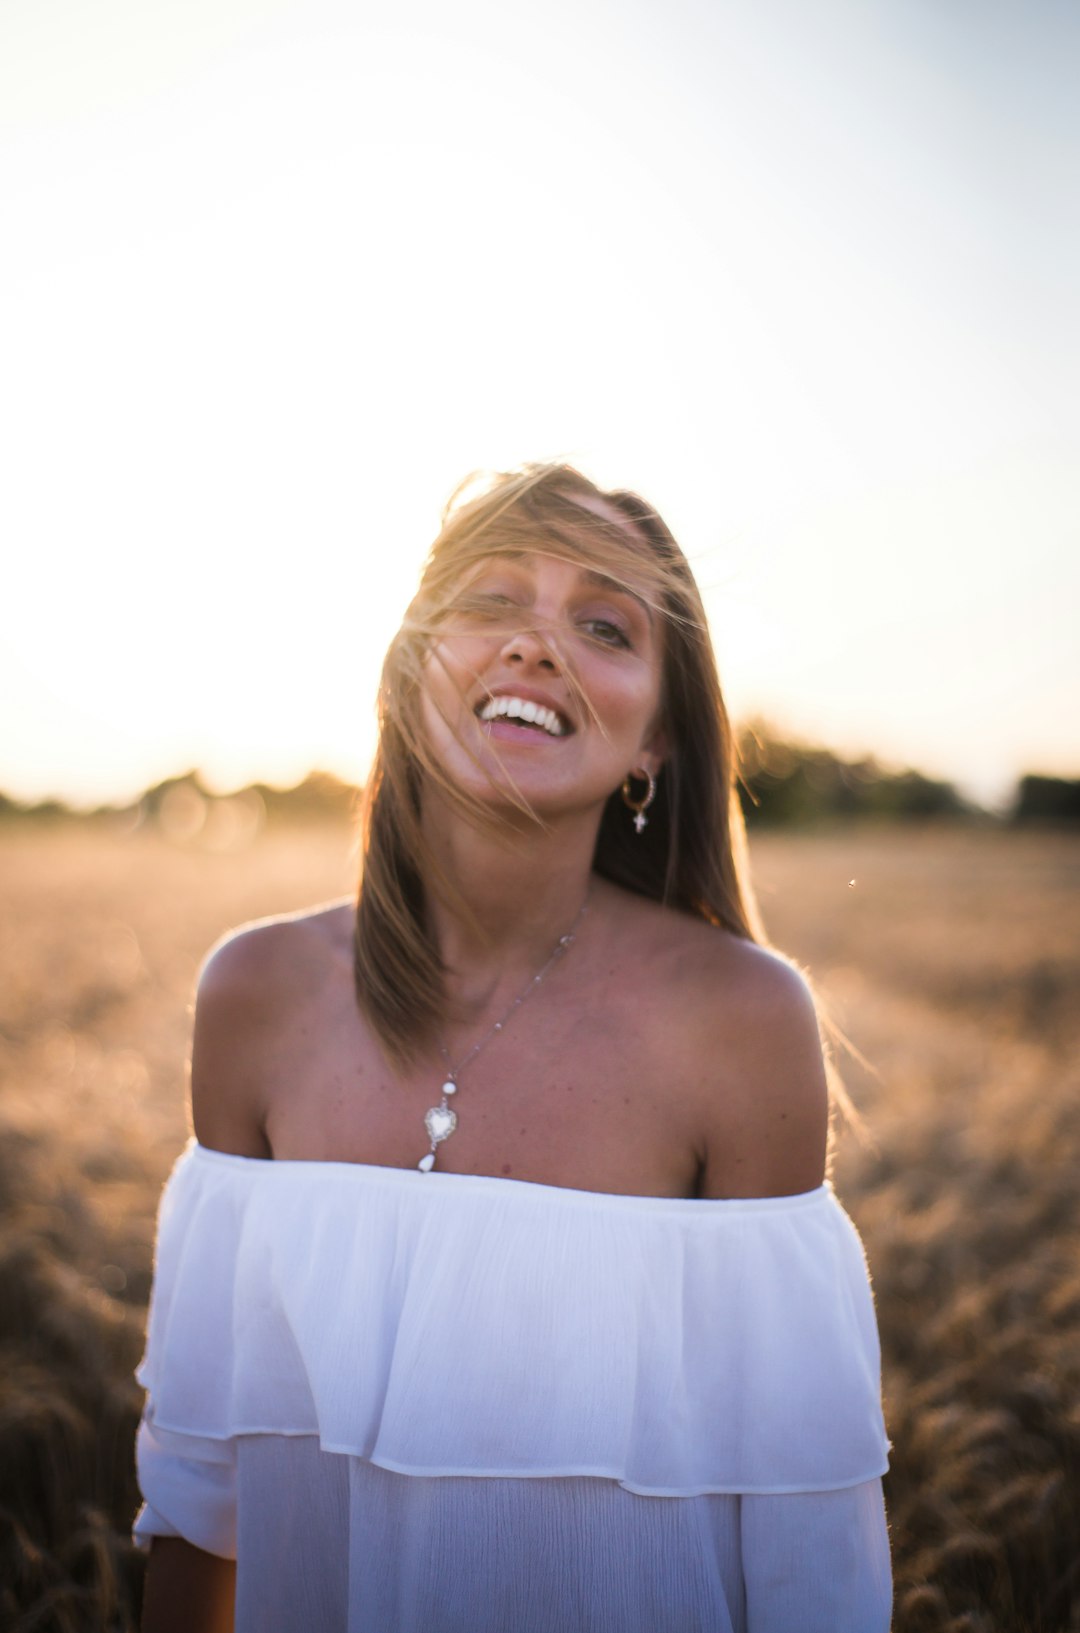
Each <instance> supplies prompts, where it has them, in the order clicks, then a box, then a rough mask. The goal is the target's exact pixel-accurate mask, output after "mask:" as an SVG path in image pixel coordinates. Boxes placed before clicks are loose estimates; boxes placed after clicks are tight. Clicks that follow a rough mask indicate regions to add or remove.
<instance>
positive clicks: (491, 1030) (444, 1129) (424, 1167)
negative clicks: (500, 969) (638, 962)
mask: <svg viewBox="0 0 1080 1633" xmlns="http://www.w3.org/2000/svg"><path fill="white" fill-rule="evenodd" d="M588 905H589V898H588V896H587V895H586V897H585V900H584V901H583V902H582V904H581V907H580V908H579V909H578V916H577V918H576V919H575V920H574V922H573V924H572V925H571V926H570V928H569V930H567V932H566V934H565V935H564V936H560V937H559V939H558V941H557V942H556V944H555V951H554V952H553V953H552V955H551V957H550V958H549V959H548V961H547V963H546V964H545V965H544V967H543V969H542V970H540V971H539V972H538V973H537V974H536V975H534V976H533V977H532V979H531V980H530V981H529V984H528V986H527V987H524V988H523V989H522V991H521V992H519V993H518V995H517V997H516V998H515V999H514V1001H513V1003H512V1004H511V1005H510V1008H509V1009H508V1010H506V1012H505V1013H504V1014H502V1015H500V1016H499V1019H498V1020H497V1021H495V1022H494V1024H493V1025H491V1026H489V1027H488V1029H487V1031H486V1032H485V1033H484V1035H483V1037H482V1038H479V1039H478V1040H477V1042H476V1043H474V1044H473V1046H472V1048H471V1049H470V1050H469V1052H468V1054H467V1055H463V1056H462V1058H461V1059H460V1060H459V1061H458V1063H457V1065H456V1066H455V1065H454V1064H453V1063H452V1061H451V1059H450V1051H449V1050H448V1049H447V1047H446V1044H445V1043H443V1041H442V1039H441V1038H440V1040H439V1053H440V1054H441V1055H442V1057H443V1059H444V1060H445V1062H446V1066H447V1072H446V1081H445V1082H444V1083H443V1086H442V1099H441V1100H440V1101H439V1104H438V1105H437V1106H432V1107H430V1109H429V1110H428V1111H426V1112H425V1113H424V1127H425V1128H426V1129H427V1132H428V1139H429V1140H430V1141H431V1150H430V1151H428V1152H427V1153H426V1155H424V1156H422V1157H421V1158H420V1161H419V1162H418V1163H417V1165H416V1166H417V1167H418V1168H419V1169H420V1172H421V1173H422V1174H430V1173H431V1170H432V1169H433V1168H434V1166H435V1156H436V1152H437V1148H438V1147H439V1146H440V1145H441V1144H442V1142H443V1141H444V1140H448V1139H449V1138H450V1136H451V1134H452V1133H453V1132H454V1130H455V1128H456V1127H457V1112H456V1111H455V1110H454V1109H453V1107H452V1106H451V1105H450V1099H451V1097H452V1096H453V1095H455V1094H456V1093H457V1091H458V1078H459V1077H460V1076H461V1073H462V1072H463V1071H464V1070H465V1068H466V1066H470V1065H471V1064H472V1062H473V1061H474V1060H475V1059H476V1057H477V1055H478V1054H479V1053H480V1051H481V1049H483V1048H484V1046H485V1044H487V1043H489V1042H490V1041H491V1039H492V1038H493V1037H494V1036H495V1034H496V1033H497V1032H501V1031H502V1030H503V1027H504V1026H506V1025H508V1023H509V1022H510V1020H511V1019H512V1018H513V1016H514V1015H515V1014H516V1013H517V1011H518V1010H519V1009H520V1008H521V1006H522V1004H523V1003H524V1002H525V1000H526V998H528V997H529V995H530V993H533V992H535V991H536V989H537V987H538V986H539V985H540V983H541V981H543V979H544V977H545V975H547V973H548V971H549V970H550V969H551V968H552V967H553V966H554V965H555V964H557V963H558V962H559V959H560V958H565V957H566V954H567V953H568V952H569V951H570V949H571V947H572V946H573V945H574V942H575V941H576V940H577V933H578V927H579V926H580V924H581V921H582V919H583V918H584V917H585V909H586V908H587V907H588Z"/></svg>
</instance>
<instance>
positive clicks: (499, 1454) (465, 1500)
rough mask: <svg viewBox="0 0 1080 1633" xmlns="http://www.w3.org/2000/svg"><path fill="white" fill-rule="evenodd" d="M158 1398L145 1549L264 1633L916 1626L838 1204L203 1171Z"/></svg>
mask: <svg viewBox="0 0 1080 1633" xmlns="http://www.w3.org/2000/svg"><path fill="white" fill-rule="evenodd" d="M139 1377H140V1380H141V1381H142V1382H143V1383H144V1385H145V1386H146V1388H147V1392H148V1398H147V1407H146V1412H145V1415H144V1420H143V1424H142V1426H141V1428H140V1435H139V1472H140V1481H141V1484H142V1488H143V1493H144V1496H145V1498H146V1507H145V1508H144V1510H143V1512H142V1514H141V1515H140V1518H139V1521H138V1522H137V1534H138V1535H139V1536H140V1538H141V1539H143V1540H146V1539H148V1538H149V1537H150V1536H153V1535H162V1534H164V1535H168V1534H177V1535H182V1536H185V1537H187V1538H188V1540H189V1541H191V1542H194V1543H195V1544H196V1545H197V1546H199V1547H203V1548H206V1549H208V1550H209V1551H211V1552H217V1553H221V1554H224V1555H226V1556H229V1557H232V1556H236V1557H237V1558H238V1589H237V1594H238V1598H237V1628H238V1630H239V1633H248V1630H252V1633H254V1630H255V1629H260V1630H263V1633H274V1630H276V1629H280V1630H281V1633H286V1630H291V1629H296V1630H300V1629H305V1628H309V1627H310V1628H314V1627H318V1628H320V1629H326V1630H327V1633H335V1630H341V1633H362V1630H367V1629H377V1630H379V1633H396V1630H400V1633H406V1630H412V1629H417V1630H419V1629H420V1628H423V1629H424V1630H425V1633H450V1630H455V1629H459V1628H460V1629H462V1630H463V1633H464V1630H465V1629H468V1630H469V1633H488V1630H490V1633H496V1630H499V1629H505V1628H508V1627H514V1628H515V1629H523V1630H529V1629H536V1630H537V1633H553V1630H555V1629H561V1628H575V1629H590V1630H595V1633H636V1630H638V1629H640V1630H641V1633H645V1630H646V1629H648V1630H650V1633H663V1630H666V1629H671V1630H672V1633H674V1630H675V1629H679V1630H687V1629H693V1628H699V1627H700V1628H703V1629H704V1628H709V1629H721V1630H727V1629H730V1630H732V1633H742V1630H746V1633H781V1630H784V1633H791V1630H792V1629H795V1628H799V1629H803V1630H806V1633H813V1630H815V1629H818V1628H820V1629H821V1630H822V1633H824V1630H825V1629H828V1630H829V1633H845V1630H849V1633H883V1630H884V1629H886V1628H887V1627H888V1625H889V1605H890V1582H889V1562H888V1541H887V1533H886V1529H885V1519H884V1512H883V1507H882V1501H881V1485H880V1478H879V1477H880V1475H881V1474H882V1472H883V1471H884V1468H885V1466H886V1454H887V1442H886V1439H885V1434H884V1427H883V1424H882V1419H881V1410H880V1382H879V1354H878V1344H877V1331H876V1324H875V1321H874V1312H873V1305H872V1301H871V1296H870V1290H869V1283H868V1279H867V1273H866V1266H865V1261H864V1258H863V1253H862V1247H861V1244H860V1242H859V1239H858V1236H857V1234H856V1232H855V1230H854V1227H853V1226H852V1224H851V1222H850V1220H849V1219H848V1218H847V1216H846V1214H845V1213H844V1212H843V1210H842V1208H841V1207H840V1205H839V1203H838V1202H837V1200H836V1198H835V1196H834V1195H833V1193H832V1190H831V1188H830V1187H828V1186H822V1187H821V1188H820V1189H819V1190H816V1191H812V1192H807V1193H805V1194H804V1195H802V1196H797V1197H781V1198H764V1199H759V1200H755V1201H734V1202H699V1201H684V1200H678V1199H676V1200H669V1199H663V1198H640V1197H637V1198H635V1197H617V1196H608V1195H600V1194H594V1193H591V1192H581V1191H564V1190H559V1189H557V1188H554V1187H550V1186H542V1185H532V1184H526V1183H522V1182H519V1181H512V1180H498V1179H487V1178H471V1177H465V1176H461V1175H453V1174H439V1173H435V1174H431V1175H422V1174H419V1173H411V1172H407V1171H401V1170H397V1169H385V1168H376V1167H370V1166H360V1165H349V1164H338V1163H272V1162H258V1161H253V1160H250V1159H245V1158H239V1157H231V1156H226V1155H223V1154H221V1153H219V1152H212V1151H208V1150H206V1149H205V1148H203V1147H200V1146H197V1145H193V1146H191V1147H189V1149H188V1151H187V1152H186V1153H185V1155H184V1156H183V1157H182V1158H181V1160H180V1162H179V1163H178V1164H177V1167H176V1169H175V1170H174V1173H173V1176H172V1178H171V1179H170V1181H169V1184H168V1186H167V1188H166V1192H165V1196H164V1198H163V1202H162V1210H161V1217H160V1221H159V1236H158V1259H157V1270H156V1277H155V1288H154V1296H153V1300H152V1304H151V1316H150V1326H149V1333H148V1340H147V1352H146V1356H145V1357H144V1360H143V1364H142V1366H141V1367H140V1370H139ZM673 1499H675V1500H673Z"/></svg>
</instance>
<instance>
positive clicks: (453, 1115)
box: [424, 1106, 457, 1145]
mask: <svg viewBox="0 0 1080 1633" xmlns="http://www.w3.org/2000/svg"><path fill="white" fill-rule="evenodd" d="M424 1127H425V1128H426V1129H427V1131H428V1139H429V1140H430V1141H431V1143H432V1144H433V1145H438V1144H440V1142H441V1141H442V1140H446V1139H449V1137H450V1135H451V1134H452V1133H453V1132H454V1130H455V1128H456V1127H457V1112H456V1111H451V1110H450V1107H449V1106H432V1108H431V1110H430V1111H426V1112H425V1113H424Z"/></svg>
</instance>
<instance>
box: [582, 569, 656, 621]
mask: <svg viewBox="0 0 1080 1633" xmlns="http://www.w3.org/2000/svg"><path fill="white" fill-rule="evenodd" d="M582 576H583V577H584V578H585V580H586V582H587V583H589V584H595V585H596V586H597V588H598V589H601V590H607V591H608V593H609V594H612V595H626V596H629V597H630V600H631V601H636V602H637V604H638V606H639V607H640V608H641V610H642V612H643V613H644V614H645V616H646V618H647V619H648V620H649V623H650V624H651V623H652V621H653V615H652V608H651V607H650V606H649V603H648V602H647V601H646V600H645V598H644V597H643V596H640V595H638V594H637V592H636V591H634V590H631V589H630V588H629V587H628V586H627V585H625V584H620V583H619V580H618V579H617V578H611V577H609V576H608V574H607V573H601V572H598V571H597V570H596V569H595V568H594V567H583V568H582Z"/></svg>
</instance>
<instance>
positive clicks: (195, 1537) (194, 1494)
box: [133, 1405, 236, 1559]
mask: <svg viewBox="0 0 1080 1633" xmlns="http://www.w3.org/2000/svg"><path fill="white" fill-rule="evenodd" d="M135 1464H136V1470H137V1473H138V1478H139V1490H140V1491H141V1492H142V1495H143V1498H144V1502H143V1506H142V1508H141V1509H140V1510H139V1512H138V1514H137V1515H136V1516H135V1524H134V1527H133V1536H134V1539H135V1542H136V1545H137V1546H138V1547H140V1548H149V1546H150V1543H151V1541H152V1539H153V1538H154V1537H183V1539H184V1541H185V1542H190V1543H192V1544H193V1545H194V1546H195V1547H196V1548H202V1549H203V1550H204V1551H205V1552H206V1553H208V1554H218V1555H220V1556H221V1558H222V1559H235V1558H236V1442H235V1441H234V1440H223V1441H202V1442H200V1441H195V1440H194V1439H193V1438H192V1437H185V1443H184V1444H182V1445H181V1444H179V1443H178V1437H177V1436H173V1435H169V1434H165V1433H162V1432H161V1431H159V1430H157V1429H156V1428H155V1426H154V1422H153V1418H152V1416H151V1412H150V1407H149V1405H148V1407H147V1410H146V1411H145V1412H144V1413H143V1418H142V1422H141V1423H140V1424H139V1433H138V1436H137V1438H136V1442H135Z"/></svg>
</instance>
